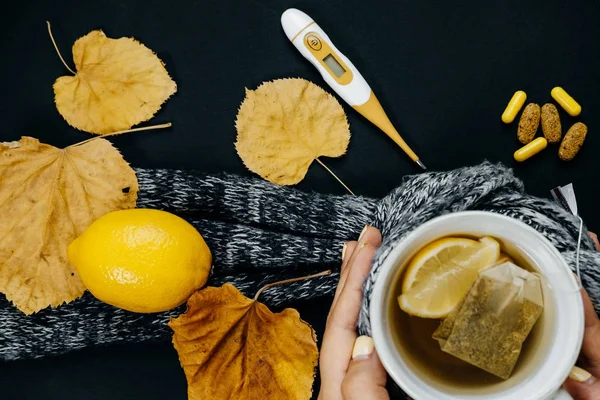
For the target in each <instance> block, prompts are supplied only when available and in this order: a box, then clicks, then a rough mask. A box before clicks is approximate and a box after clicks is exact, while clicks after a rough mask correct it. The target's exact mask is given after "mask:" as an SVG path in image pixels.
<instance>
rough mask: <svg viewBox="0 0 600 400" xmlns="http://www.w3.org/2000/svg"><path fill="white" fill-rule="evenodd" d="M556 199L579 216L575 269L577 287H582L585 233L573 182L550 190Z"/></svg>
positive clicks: (563, 206)
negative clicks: (582, 255) (582, 250)
mask: <svg viewBox="0 0 600 400" xmlns="http://www.w3.org/2000/svg"><path fill="white" fill-rule="evenodd" d="M550 193H552V197H553V198H554V200H555V201H556V202H557V203H558V204H560V205H561V206H562V208H564V209H565V210H567V211H568V212H570V213H571V214H573V215H575V216H576V217H577V218H579V237H578V238H577V252H576V255H575V269H576V271H577V285H578V288H577V289H581V274H580V272H579V251H580V249H581V235H582V234H583V220H582V219H581V217H580V216H579V214H578V209H577V199H576V197H575V190H574V189H573V184H572V183H569V184H567V185H565V186H557V187H555V188H554V189H552V190H551V191H550Z"/></svg>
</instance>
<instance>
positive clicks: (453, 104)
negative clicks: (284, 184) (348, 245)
mask: <svg viewBox="0 0 600 400" xmlns="http://www.w3.org/2000/svg"><path fill="white" fill-rule="evenodd" d="M288 7H297V8H299V9H302V10H303V11H305V12H307V13H308V14H309V15H311V16H312V17H313V18H314V19H315V20H316V21H317V22H318V23H319V25H320V26H321V27H322V28H323V29H324V30H325V31H326V32H327V33H328V34H329V36H330V37H331V39H332V40H333V41H334V43H336V45H337V46H338V47H339V48H340V50H341V51H343V52H344V53H345V54H346V55H347V56H348V57H349V58H350V59H351V60H352V61H353V63H354V64H355V65H356V67H357V68H358V69H359V70H360V71H361V72H362V74H363V76H364V77H365V78H366V79H367V81H368V82H369V83H370V85H371V87H372V88H373V90H374V91H375V93H376V94H377V96H378V97H379V99H380V101H381V103H382V104H383V106H384V108H385V109H386V110H387V112H388V114H389V115H390V118H391V119H392V121H393V122H394V123H395V125H396V126H397V128H398V130H399V131H400V132H402V134H403V135H404V138H405V139H406V140H407V142H409V144H410V145H411V146H412V147H413V149H414V150H415V151H416V152H417V154H418V155H419V156H420V157H421V159H422V160H423V162H424V163H425V164H426V165H427V166H428V167H429V168H430V169H434V170H447V169H452V168H456V167H460V166H464V165H472V164H476V163H478V162H480V161H482V160H484V159H488V160H490V161H494V162H498V161H500V162H503V163H506V164H507V165H510V166H514V168H515V173H516V174H517V175H518V176H519V177H521V178H522V179H523V180H524V181H525V184H526V187H527V190H528V191H529V192H531V193H533V194H536V195H539V196H544V197H547V196H548V195H549V190H550V189H551V188H552V187H554V186H556V185H563V184H566V183H569V182H573V183H574V185H575V188H576V191H577V195H578V200H579V207H580V212H581V214H582V216H583V217H584V219H585V221H586V222H587V224H588V226H589V228H590V229H592V230H593V229H600V215H599V214H598V213H597V212H596V208H595V205H596V204H597V199H596V198H595V196H594V193H597V191H598V187H597V186H598V182H599V178H600V173H599V171H598V165H599V164H598V150H599V147H600V139H599V138H598V133H597V127H598V126H599V125H600V116H599V115H600V114H599V113H598V112H597V110H598V109H599V107H600V98H599V95H598V92H599V82H600V79H599V78H600V58H599V56H600V52H599V50H600V2H599V1H597V0H544V1H541V0H528V1H526V2H525V1H519V0H504V1H487V2H482V1H477V0H470V1H453V2H443V1H433V0H412V1H406V0H399V1H393V2H392V1H390V2H386V1H383V0H369V1H364V0H335V1H333V0H328V1H319V0H305V1H287V0H286V1H275V0H252V1H236V2H231V1H230V2H228V1H224V0H203V1H200V0H198V1H164V0H161V1H157V0H145V1H141V0H138V1H133V0H132V1H115V0H108V1H96V2H85V1H80V0H79V1H52V2H50V1H29V2H18V3H17V2H15V3H10V5H5V7H4V10H3V11H2V13H1V14H2V16H1V17H0V19H1V20H0V38H1V39H0V40H1V43H2V45H1V48H0V50H1V51H0V54H1V55H2V61H1V62H0V80H1V82H2V92H1V94H0V95H1V96H2V107H1V108H0V122H1V127H0V141H7V140H18V139H19V137H20V136H22V135H27V136H33V137H37V138H39V139H40V140H41V141H42V142H46V143H50V144H53V145H55V146H65V145H68V144H72V143H75V142H77V141H81V140H83V139H85V138H87V137H88V135H87V134H85V133H82V132H79V131H76V130H75V129H73V128H71V127H69V126H68V125H67V124H66V123H65V122H64V121H63V119H62V117H61V116H60V115H59V114H58V112H57V111H56V108H55V107H54V104H53V91H52V83H53V82H54V80H55V79H56V78H57V77H59V76H61V75H65V74H67V71H66V70H65V68H64V67H63V65H62V64H61V62H60V60H59V59H58V57H57V56H56V54H55V51H54V48H53V47H52V44H51V42H50V39H49V37H48V34H47V31H46V23H45V21H46V20H49V21H51V22H52V24H53V32H54V35H55V38H56V41H57V43H58V45H59V47H60V49H61V50H62V53H63V55H64V56H65V58H66V59H67V62H69V63H70V64H71V65H72V61H71V51H70V50H71V49H70V48H71V45H72V44H73V42H74V41H75V40H76V39H77V38H78V37H81V36H83V35H84V34H86V33H88V32H89V31H91V30H93V29H99V28H101V29H103V30H104V31H105V33H106V34H107V35H108V36H109V37H121V36H134V37H135V38H137V39H139V40H140V41H141V42H142V43H144V44H145V45H147V46H148V47H149V48H151V49H152V50H154V51H155V52H157V53H158V55H159V57H160V58H161V59H162V60H163V61H164V62H165V63H166V65H167V70H168V71H169V73H170V74H171V76H173V78H174V79H175V81H176V82H177V84H178V87H179V90H178V92H177V94H176V95H175V96H174V97H173V98H172V99H170V100H169V101H168V102H167V103H166V104H165V106H164V107H163V109H162V110H161V111H160V112H159V113H158V115H157V116H156V117H155V118H154V119H153V120H152V123H162V122H168V121H171V122H172V123H173V124H174V125H173V128H171V129H170V130H163V131H156V132H144V133H137V134H130V135H124V136H122V137H116V138H114V139H111V140H112V141H113V143H115V145H116V146H117V147H118V148H119V149H120V150H121V152H122V153H123V155H124V157H125V159H126V160H128V161H129V162H131V163H132V165H133V166H134V167H165V168H175V167H176V168H195V169H199V170H202V171H205V172H219V171H228V172H233V173H239V174H244V175H248V172H246V171H245V170H244V167H243V165H242V163H241V161H240V160H239V158H238V157H237V155H236V154H235V150H234V147H233V142H234V139H235V134H236V132H235V128H234V119H235V114H236V110H237V107H238V106H239V104H240V102H241V101H242V99H243V97H244V87H248V88H255V87H256V86H258V85H259V84H260V83H261V82H262V81H265V80H271V79H275V78H282V77H302V78H306V79H309V80H311V81H313V82H315V83H317V84H318V85H321V86H322V87H324V88H326V89H328V87H327V86H326V85H325V84H324V82H323V80H322V79H321V77H320V75H319V74H318V73H317V72H316V70H315V69H314V68H313V67H312V65H310V64H309V63H308V62H307V61H306V60H304V59H303V58H302V57H301V56H300V54H299V53H298V52H297V50H296V49H295V48H294V47H293V46H292V45H291V44H290V43H289V41H288V40H287V38H286V37H285V35H284V34H283V31H282V29H281V26H280V21H279V18H280V15H281V13H282V12H283V11H284V10H285V9H286V8H288ZM557 85H561V86H563V87H564V88H565V89H566V90H567V91H568V92H570V93H571V94H572V95H573V97H575V99H577V100H578V101H579V102H580V104H581V105H582V107H583V112H582V114H581V116H580V117H578V118H571V117H569V116H568V115H567V114H566V113H564V112H562V111H561V117H562V122H563V127H564V128H568V127H570V126H571V125H572V123H573V122H575V121H579V120H580V121H583V122H585V123H586V124H587V125H588V126H589V134H588V139H587V141H586V144H585V146H584V148H583V149H582V151H581V152H580V154H579V155H578V157H577V158H576V159H575V160H574V161H572V162H570V163H565V162H561V161H560V160H559V159H558V156H557V146H555V145H554V146H549V148H548V149H546V150H545V151H544V152H542V153H541V154H539V155H537V156H536V157H534V158H532V159H530V160H528V161H527V162H525V163H523V164H520V165H517V164H516V163H515V162H514V161H513V160H512V153H513V152H514V150H516V149H517V148H518V147H519V145H518V142H517V139H516V122H515V123H513V124H511V125H508V126H507V125H504V124H502V123H501V122H500V115H501V113H502V111H503V110H504V107H505V106H506V103H507V102H508V100H509V99H510V97H511V96H512V94H513V93H514V92H515V91H516V90H519V89H521V90H524V91H526V92H527V94H528V101H533V102H537V103H539V104H540V105H541V104H543V103H545V102H547V101H550V90H551V89H552V87H554V86H557ZM345 107H346V111H347V113H348V118H349V121H350V126H351V131H352V134H353V137H352V141H351V144H350V148H349V151H348V155H347V156H345V157H343V158H340V159H336V160H327V161H328V164H329V166H330V167H332V168H333V169H334V170H335V171H336V172H337V173H338V174H339V176H340V177H341V178H342V179H343V180H344V181H345V182H346V183H347V184H348V185H349V186H350V187H351V188H352V189H353V190H354V191H355V192H356V193H358V194H362V195H368V196H383V195H384V194H386V193H387V192H388V191H390V190H391V189H392V188H394V187H395V186H397V185H398V184H399V183H400V181H401V178H402V177H403V176H405V175H407V174H413V173H418V172H419V170H418V168H417V167H416V165H414V164H413V163H412V162H411V161H410V160H409V159H408V157H406V156H405V155H404V154H403V153H402V152H401V151H400V150H399V149H398V148H397V147H396V146H395V145H393V144H392V142H391V141H390V140H389V139H388V138H387V137H385V136H384V135H383V134H382V133H381V132H379V131H377V130H376V129H375V128H374V127H373V126H371V125H369V123H368V122H366V121H365V120H364V119H362V118H361V117H360V116H359V115H357V114H356V113H355V112H354V111H353V110H352V109H350V108H349V107H347V106H345ZM299 187H300V188H301V189H303V190H316V191H320V192H327V193H338V194H342V193H343V189H342V188H341V187H340V186H339V185H338V184H337V183H336V182H335V181H334V180H333V179H332V178H331V177H330V176H329V175H328V174H327V173H325V172H324V171H323V170H322V169H321V168H320V167H319V166H318V165H315V166H313V167H311V169H310V171H309V173H308V175H307V177H306V179H305V180H304V182H302V183H301V184H300V185H299ZM330 300H331V299H326V300H321V301H312V302H305V303H301V304H297V307H298V309H299V310H300V313H301V315H302V316H303V318H304V319H306V320H307V321H308V322H309V323H311V324H312V325H313V326H314V327H315V329H316V331H317V333H318V336H319V339H320V338H321V336H322V333H323V326H324V320H325V315H326V309H327V308H328V307H329V303H330ZM0 398H1V399H24V400H25V399H39V398H44V399H64V400H68V399H77V400H79V399H81V398H85V399H89V400H93V399H113V400H117V399H128V400H133V399H144V400H146V399H147V400H150V399H185V398H186V382H185V378H184V375H183V371H182V370H181V367H180V366H179V363H178V360H177V355H176V353H175V351H174V350H173V348H172V346H171V345H170V344H169V343H165V344H152V345H144V344H137V345H129V346H112V347H108V348H102V349H87V350H83V351H79V352H75V353H72V354H68V355H65V356H60V357H49V358H46V359H42V360H35V361H20V362H11V363H0Z"/></svg>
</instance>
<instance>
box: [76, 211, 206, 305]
mask: <svg viewBox="0 0 600 400" xmlns="http://www.w3.org/2000/svg"><path fill="white" fill-rule="evenodd" d="M67 253H68V257H69V261H70V262H71V264H73V266H74V267H75V268H76V269H77V272H79V275H80V276H81V280H82V281H83V283H84V285H85V286H86V287H87V289H88V290H89V291H90V292H92V294H93V295H94V296H96V298H98V299H99V300H102V301H104V302H105V303H108V304H111V305H113V306H116V307H120V308H123V309H125V310H129V311H134V312H140V313H152V312H159V311H166V310H170V309H171V308H173V307H177V306H178V305H180V304H182V303H183V302H184V301H186V300H187V299H188V298H189V297H190V295H191V294H192V293H193V292H194V291H195V290H196V289H198V288H200V287H202V286H203V285H204V284H205V283H206V280H207V279H208V274H209V273H210V269H211V264H212V256H211V253H210V250H209V248H208V246H207V245H206V243H205V242H204V239H203V238H202V236H201V235H200V233H198V231H197V230H196V229H195V228H194V227H193V226H192V225H190V224H189V223H188V222H186V221H185V220H183V219H181V218H179V217H178V216H176V215H173V214H170V213H168V212H165V211H159V210H150V209H134V210H123V211H114V212H111V213H108V214H106V215H104V216H103V217H101V218H99V219H97V220H96V221H94V222H93V223H92V224H91V225H90V226H89V227H88V228H87V229H86V230H85V232H83V234H82V235H81V236H80V237H78V238H77V239H75V240H74V241H73V242H72V243H71V244H70V245H69V248H68V251H67Z"/></svg>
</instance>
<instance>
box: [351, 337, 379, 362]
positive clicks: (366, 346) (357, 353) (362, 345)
mask: <svg viewBox="0 0 600 400" xmlns="http://www.w3.org/2000/svg"><path fill="white" fill-rule="evenodd" d="M373 349H374V345H373V339H371V337H369V336H359V337H357V338H356V341H355V342H354V348H353V349H352V359H353V360H361V359H365V358H368V357H369V355H371V353H372V352H373Z"/></svg>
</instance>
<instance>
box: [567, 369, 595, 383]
mask: <svg viewBox="0 0 600 400" xmlns="http://www.w3.org/2000/svg"><path fill="white" fill-rule="evenodd" d="M569 379H572V380H574V381H576V382H582V383H587V384H592V383H594V382H596V378H594V377H593V376H592V374H590V373H589V372H587V371H586V370H585V369H583V368H579V367H577V366H575V367H573V368H572V369H571V372H569Z"/></svg>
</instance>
